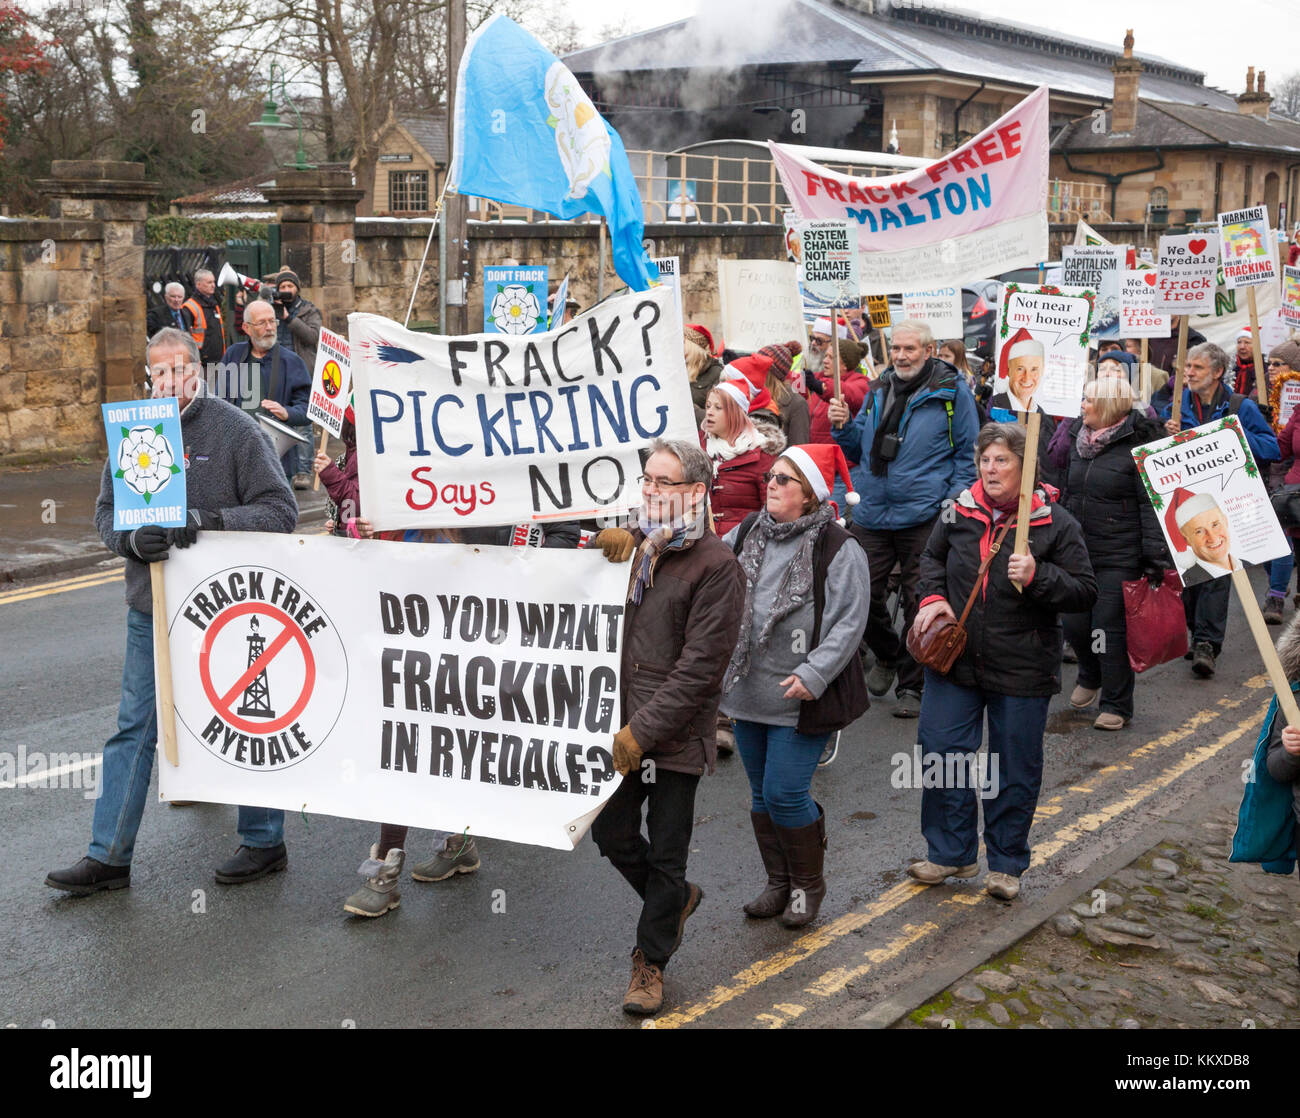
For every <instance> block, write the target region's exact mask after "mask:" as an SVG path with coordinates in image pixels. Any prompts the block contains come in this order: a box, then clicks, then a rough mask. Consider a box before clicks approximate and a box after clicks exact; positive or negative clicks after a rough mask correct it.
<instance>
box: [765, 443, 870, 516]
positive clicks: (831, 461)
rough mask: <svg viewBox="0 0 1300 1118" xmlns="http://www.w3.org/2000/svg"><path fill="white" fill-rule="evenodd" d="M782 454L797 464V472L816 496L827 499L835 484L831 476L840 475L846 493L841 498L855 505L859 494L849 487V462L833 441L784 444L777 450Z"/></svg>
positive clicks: (851, 486)
mask: <svg viewBox="0 0 1300 1118" xmlns="http://www.w3.org/2000/svg"><path fill="white" fill-rule="evenodd" d="M781 457H782V458H788V459H789V460H790V461H791V462H793V463H794V464H795V465H796V466H798V467H799V471H800V473H802V474H803V476H804V477H805V478H807V480H808V484H809V485H811V486H812V491H813V492H814V493H816V494H817V497H818V499H819V500H822V501H826V500H829V499H830V495H831V491H832V490H833V489H834V488H835V478H836V477H837V476H838V477H840V478H841V479H842V480H843V482H844V486H845V488H846V489H847V490H848V493H847V494H845V497H844V500H845V503H846V504H848V505H856V504H857V503H858V501H859V500H861V498H860V497H859V496H858V495H857V493H855V492H854V490H853V480H852V478H850V477H849V463H848V460H847V459H846V458H845V457H844V451H842V450H841V449H840V448H839V446H838V444H836V443H804V444H802V445H801V446H788V447H786V448H785V450H783V451H781Z"/></svg>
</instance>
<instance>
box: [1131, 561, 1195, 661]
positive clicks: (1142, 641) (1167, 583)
mask: <svg viewBox="0 0 1300 1118" xmlns="http://www.w3.org/2000/svg"><path fill="white" fill-rule="evenodd" d="M1123 588H1124V622H1125V626H1126V628H1127V631H1128V662H1129V665H1130V666H1131V667H1132V668H1133V670H1134V671H1135V672H1144V671H1146V670H1147V668H1154V667H1155V666H1156V665H1157V664H1165V663H1168V662H1169V661H1170V660H1178V659H1180V658H1181V657H1182V656H1184V655H1186V653H1187V618H1186V616H1185V615H1184V613H1183V594H1182V580H1181V579H1180V578H1179V577H1178V572H1177V571H1170V570H1166V571H1165V577H1164V581H1163V582H1161V583H1159V584H1157V585H1155V586H1152V585H1151V583H1149V582H1148V581H1147V580H1146V579H1145V578H1139V579H1135V580H1134V581H1132V582H1125V583H1123Z"/></svg>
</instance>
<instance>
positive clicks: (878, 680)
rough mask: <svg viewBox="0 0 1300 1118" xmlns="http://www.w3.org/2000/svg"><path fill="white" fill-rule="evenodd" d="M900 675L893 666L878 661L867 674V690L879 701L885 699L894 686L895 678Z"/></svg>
mask: <svg viewBox="0 0 1300 1118" xmlns="http://www.w3.org/2000/svg"><path fill="white" fill-rule="evenodd" d="M897 674H898V672H897V671H896V670H895V668H894V665H893V664H887V663H885V661H884V660H877V661H876V663H875V666H874V667H872V669H871V671H869V672H868V673H867V690H868V691H870V692H871V694H873V695H875V697H876V698H877V699H879V698H883V697H884V696H885V695H888V694H889V689H890V688H891V687H893V686H894V677H895V676H896V675H897Z"/></svg>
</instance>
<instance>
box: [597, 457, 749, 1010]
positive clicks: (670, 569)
mask: <svg viewBox="0 0 1300 1118" xmlns="http://www.w3.org/2000/svg"><path fill="white" fill-rule="evenodd" d="M640 481H641V513H640V517H639V519H638V523H637V527H636V529H635V530H633V531H631V532H629V531H627V530H625V529H623V528H606V529H605V530H604V531H602V532H600V533H599V534H598V535H597V536H596V538H595V540H594V544H595V546H597V547H599V548H600V549H601V550H602V551H603V552H604V554H605V558H606V559H608V560H609V561H610V562H611V563H623V562H626V561H627V560H628V559H629V558H630V559H631V560H632V564H631V568H630V570H629V572H628V574H629V581H628V591H627V605H626V607H625V612H624V615H623V661H622V678H621V692H622V693H621V699H622V710H623V716H624V718H625V719H626V720H627V721H626V723H625V725H624V726H623V728H622V729H620V730H619V731H618V733H617V734H615V735H614V746H613V753H614V767H615V768H616V769H617V770H618V771H619V772H620V773H622V774H623V781H622V783H621V784H620V785H619V786H618V789H617V790H616V791H615V792H614V794H613V796H611V797H610V799H609V801H608V802H607V803H606V804H605V807H604V809H603V810H602V811H601V813H600V814H599V815H598V816H596V821H595V822H594V823H593V824H592V826H591V837H592V839H593V840H594V841H595V843H596V846H597V847H598V848H599V850H600V852H601V854H603V855H604V856H605V857H606V858H608V859H609V860H610V861H611V862H613V863H614V867H615V868H616V869H617V870H618V871H619V872H620V873H621V874H622V875H623V876H624V877H625V878H627V880H628V883H629V884H630V885H631V886H632V888H633V889H635V890H636V891H637V894H638V895H639V896H640V897H641V899H642V902H643V904H642V906H641V918H640V920H639V922H638V923H637V931H636V948H635V950H634V951H633V952H632V979H631V982H630V983H629V984H628V989H627V994H626V996H625V997H624V999H623V1010H624V1012H625V1013H633V1014H639V1015H648V1014H652V1013H657V1012H658V1011H659V1008H660V1006H661V1005H662V1004H663V972H664V967H665V966H667V964H668V960H669V958H670V957H671V956H672V954H673V952H674V951H676V950H677V948H678V946H679V945H680V944H681V942H682V933H683V931H684V929H685V927H686V920H687V918H688V917H689V916H690V915H691V913H692V912H694V911H695V909H696V908H697V907H698V906H699V903H700V901H701V899H702V898H703V896H704V894H703V892H702V891H701V889H700V887H699V886H698V885H695V884H693V883H691V882H688V881H687V880H686V856H687V854H688V853H689V851H690V845H691V829H692V827H693V824H694V820H695V789H696V786H697V785H698V784H699V780H700V777H701V776H702V775H703V773H704V770H705V769H706V768H707V769H708V770H709V771H710V772H712V771H713V767H714V763H715V762H716V760H717V745H716V743H715V741H714V728H715V725H716V723H717V717H718V700H719V697H720V694H721V689H722V676H723V673H724V672H725V671H726V669H727V663H728V661H729V660H730V659H731V654H732V652H733V651H734V649H735V646H736V637H737V635H738V633H739V631H740V611H741V607H742V605H743V604H744V600H745V591H744V584H743V580H742V577H741V573H740V567H739V565H738V564H737V563H736V558H735V556H734V555H733V554H732V552H731V548H729V547H727V545H726V544H724V543H723V542H722V541H721V540H720V539H718V537H717V536H716V535H715V534H714V533H713V531H712V529H711V528H710V527H709V513H708V493H709V487H710V485H711V484H712V481H713V468H712V466H711V464H710V462H709V459H708V457H707V456H706V455H705V453H704V452H703V451H702V450H701V449H700V448H699V446H697V445H696V444H694V443H689V442H685V441H682V440H678V439H667V440H664V439H656V440H655V441H654V442H653V443H652V444H651V446H650V457H649V458H648V459H647V460H646V464H645V475H644V476H643V477H642V478H641V479H640ZM647 802H648V804H649V810H648V811H647V813H646V828H647V831H648V833H649V840H648V841H647V839H646V837H645V835H643V834H642V831H641V808H642V805H643V804H645V803H647Z"/></svg>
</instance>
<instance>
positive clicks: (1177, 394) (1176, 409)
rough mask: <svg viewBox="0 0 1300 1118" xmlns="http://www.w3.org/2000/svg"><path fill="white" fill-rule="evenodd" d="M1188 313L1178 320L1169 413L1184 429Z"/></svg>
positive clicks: (1180, 428) (1180, 427) (1179, 427)
mask: <svg viewBox="0 0 1300 1118" xmlns="http://www.w3.org/2000/svg"><path fill="white" fill-rule="evenodd" d="M1187 319H1188V316H1187V315H1181V316H1180V318H1179V322H1178V355H1177V356H1176V357H1175V358H1174V395H1173V405H1172V407H1171V409H1170V412H1169V414H1170V415H1171V416H1172V417H1173V418H1174V419H1176V420H1178V429H1179V430H1180V431H1181V430H1182V429H1183V368H1184V366H1185V365H1186V364H1187Z"/></svg>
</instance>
